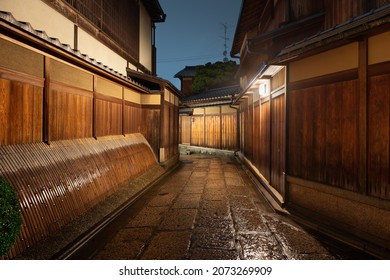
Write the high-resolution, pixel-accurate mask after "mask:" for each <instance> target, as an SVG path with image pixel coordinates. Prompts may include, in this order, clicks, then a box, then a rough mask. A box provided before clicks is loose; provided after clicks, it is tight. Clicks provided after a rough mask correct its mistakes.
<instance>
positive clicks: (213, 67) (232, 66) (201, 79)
mask: <svg viewBox="0 0 390 280" xmlns="http://www.w3.org/2000/svg"><path fill="white" fill-rule="evenodd" d="M236 71H237V64H236V62H235V61H227V62H220V61H218V62H216V63H210V62H209V63H207V64H205V65H199V66H197V67H196V72H195V77H194V81H193V83H192V92H193V93H195V94H196V93H199V92H202V91H204V90H207V89H210V88H217V87H222V86H226V85H230V84H232V83H233V82H235V80H236V79H235V78H234V75H235V73H236Z"/></svg>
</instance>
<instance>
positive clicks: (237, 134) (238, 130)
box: [229, 93, 240, 156]
mask: <svg viewBox="0 0 390 280" xmlns="http://www.w3.org/2000/svg"><path fill="white" fill-rule="evenodd" d="M233 102H234V93H233V94H232V100H231V104H230V105H229V107H230V108H232V109H234V110H236V118H237V122H236V123H237V132H236V138H237V140H236V149H235V151H234V156H237V154H238V152H239V151H240V118H239V113H238V109H239V107H235V106H233V105H232V104H233Z"/></svg>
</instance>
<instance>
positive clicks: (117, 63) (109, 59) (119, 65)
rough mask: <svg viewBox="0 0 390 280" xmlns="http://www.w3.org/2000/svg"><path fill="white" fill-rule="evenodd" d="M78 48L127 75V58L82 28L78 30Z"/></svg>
mask: <svg viewBox="0 0 390 280" xmlns="http://www.w3.org/2000/svg"><path fill="white" fill-rule="evenodd" d="M78 49H79V50H80V52H81V53H82V54H87V55H88V56H89V57H90V58H93V59H95V60H96V61H98V62H101V63H103V65H107V66H108V67H109V68H112V69H113V70H114V71H118V72H119V73H121V74H123V75H127V73H126V67H127V61H126V59H124V58H123V57H121V56H120V55H118V54H116V53H115V52H114V51H112V50H111V49H110V48H108V47H106V46H105V45H104V44H102V43H100V42H99V41H98V40H96V39H95V38H94V37H93V36H91V35H89V33H87V32H85V31H84V30H82V29H79V31H78Z"/></svg>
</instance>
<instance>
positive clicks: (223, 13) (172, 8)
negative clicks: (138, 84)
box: [156, 0, 242, 89]
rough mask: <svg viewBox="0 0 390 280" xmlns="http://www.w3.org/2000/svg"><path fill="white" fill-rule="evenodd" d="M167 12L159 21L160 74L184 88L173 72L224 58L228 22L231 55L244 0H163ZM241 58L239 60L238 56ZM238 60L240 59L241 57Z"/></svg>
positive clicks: (163, 7) (157, 36) (158, 54)
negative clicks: (160, 21)
mask: <svg viewBox="0 0 390 280" xmlns="http://www.w3.org/2000/svg"><path fill="white" fill-rule="evenodd" d="M159 2H160V4H161V7H162V9H163V10H164V13H165V14H166V15H167V18H166V20H165V22H163V23H156V47H157V75H158V76H159V77H161V78H164V79H166V80H169V81H171V82H172V83H173V84H174V85H175V86H176V87H177V88H178V89H180V80H179V79H177V78H174V77H173V76H174V75H175V74H176V73H177V72H179V71H180V70H182V69H183V68H184V67H185V66H192V65H200V64H206V63H207V62H211V63H213V62H216V61H222V60H223V58H224V56H223V52H224V44H225V41H224V39H223V37H224V34H225V31H224V30H225V29H224V25H227V27H228V29H227V37H228V38H229V40H228V41H227V52H228V58H229V59H231V58H230V49H231V46H232V42H233V38H234V32H235V29H236V25H237V20H238V16H239V13H240V9H241V2H242V1H241V0H228V1H227V0H160V1H159ZM236 61H237V60H236ZM237 62H238V61H237Z"/></svg>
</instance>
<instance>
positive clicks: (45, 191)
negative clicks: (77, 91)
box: [0, 134, 157, 258]
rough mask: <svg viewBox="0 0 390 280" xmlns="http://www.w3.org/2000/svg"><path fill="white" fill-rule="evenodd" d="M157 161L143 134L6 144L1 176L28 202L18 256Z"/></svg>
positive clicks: (14, 253) (1, 148)
mask: <svg viewBox="0 0 390 280" xmlns="http://www.w3.org/2000/svg"><path fill="white" fill-rule="evenodd" d="M156 164H157V161H156V158H155V155H154V153H153V152H152V150H151V148H150V146H149V144H148V142H147V141H146V140H145V138H144V137H143V136H142V135H141V134H130V135H126V136H107V137H103V138H98V139H94V138H84V139H77V140H64V141H54V142H52V143H51V144H50V145H46V144H44V143H33V144H18V145H6V146H1V145H0V176H3V177H4V178H5V179H7V180H8V181H9V182H10V183H11V184H12V185H13V186H14V187H15V189H16V190H17V192H18V194H19V198H20V203H21V207H22V216H23V224H22V229H21V233H20V236H19V238H18V240H17V242H16V243H15V245H14V246H13V248H12V249H11V250H10V252H9V254H8V256H7V257H9V258H13V257H15V256H17V255H18V254H21V253H22V252H23V251H24V250H26V248H28V247H30V246H32V245H34V244H36V243H37V242H39V240H41V239H42V238H44V237H47V236H50V235H51V234H54V233H55V232H57V231H58V230H60V229H61V227H63V226H64V225H66V224H67V223H69V222H70V221H71V220H73V219H75V218H76V217H78V216H80V215H81V214H83V213H84V212H85V211H86V210H88V209H90V208H91V207H92V206H94V205H96V204H97V203H98V202H100V201H102V200H103V199H104V198H106V197H108V196H109V195H110V194H112V193H114V192H115V191H116V190H118V189H119V188H120V187H121V186H124V185H125V184H126V183H129V182H130V181H131V179H134V178H135V177H136V176H137V175H140V174H141V173H143V172H145V171H147V170H148V169H149V168H150V167H152V166H153V165H156Z"/></svg>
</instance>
